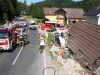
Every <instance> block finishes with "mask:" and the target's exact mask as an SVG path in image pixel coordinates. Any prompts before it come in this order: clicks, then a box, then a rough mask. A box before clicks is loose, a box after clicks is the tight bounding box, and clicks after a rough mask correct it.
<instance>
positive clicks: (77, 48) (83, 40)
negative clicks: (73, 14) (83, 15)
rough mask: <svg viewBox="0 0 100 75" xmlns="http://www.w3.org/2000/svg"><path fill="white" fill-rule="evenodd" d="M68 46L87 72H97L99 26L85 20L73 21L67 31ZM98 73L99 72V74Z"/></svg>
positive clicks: (99, 44) (99, 55)
mask: <svg viewBox="0 0 100 75" xmlns="http://www.w3.org/2000/svg"><path fill="white" fill-rule="evenodd" d="M68 32H69V37H68V41H67V42H68V48H69V50H70V51H71V53H72V55H73V57H74V59H75V60H76V61H77V62H79V63H80V65H81V66H82V67H84V68H85V69H89V72H91V73H95V74H96V75H98V74H97V72H99V70H100V69H99V66H100V26H99V25H96V24H92V23H89V22H85V21H79V22H77V23H74V24H73V25H72V27H71V29H70V30H69V31H68ZM99 75H100V74H99Z"/></svg>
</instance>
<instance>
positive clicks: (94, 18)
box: [85, 16, 100, 24]
mask: <svg viewBox="0 0 100 75" xmlns="http://www.w3.org/2000/svg"><path fill="white" fill-rule="evenodd" d="M85 20H86V21H87V22H90V23H94V24H98V17H97V16H87V17H86V18H85ZM99 24H100V23H99Z"/></svg>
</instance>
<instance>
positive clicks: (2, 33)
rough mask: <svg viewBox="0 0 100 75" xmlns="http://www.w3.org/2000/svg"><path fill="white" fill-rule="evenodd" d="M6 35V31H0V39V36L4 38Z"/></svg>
mask: <svg viewBox="0 0 100 75" xmlns="http://www.w3.org/2000/svg"><path fill="white" fill-rule="evenodd" d="M6 37H7V33H6V32H2V31H0V39H1V38H3V39H4V38H6Z"/></svg>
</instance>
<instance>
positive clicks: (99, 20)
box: [98, 16, 100, 25]
mask: <svg viewBox="0 0 100 75" xmlns="http://www.w3.org/2000/svg"><path fill="white" fill-rule="evenodd" d="M98 25H100V16H99V17H98Z"/></svg>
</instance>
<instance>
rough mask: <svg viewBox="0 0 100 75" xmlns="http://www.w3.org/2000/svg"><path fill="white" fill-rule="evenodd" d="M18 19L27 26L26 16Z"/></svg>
mask: <svg viewBox="0 0 100 75" xmlns="http://www.w3.org/2000/svg"><path fill="white" fill-rule="evenodd" d="M18 21H19V24H20V25H24V26H25V27H26V26H27V20H26V19H25V18H22V17H21V18H19V19H18Z"/></svg>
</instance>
